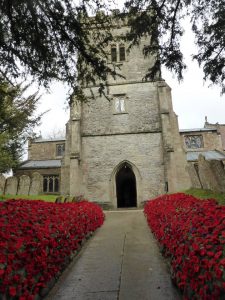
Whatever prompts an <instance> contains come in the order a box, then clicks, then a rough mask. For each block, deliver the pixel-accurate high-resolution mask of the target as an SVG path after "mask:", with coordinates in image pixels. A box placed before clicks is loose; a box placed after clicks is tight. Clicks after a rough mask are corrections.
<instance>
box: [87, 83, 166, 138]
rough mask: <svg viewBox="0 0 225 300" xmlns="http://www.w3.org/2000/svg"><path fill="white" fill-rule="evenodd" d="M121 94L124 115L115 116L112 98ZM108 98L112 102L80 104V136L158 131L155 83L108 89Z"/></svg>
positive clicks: (101, 98) (92, 101)
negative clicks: (123, 103)
mask: <svg viewBox="0 0 225 300" xmlns="http://www.w3.org/2000/svg"><path fill="white" fill-rule="evenodd" d="M86 93H88V91H86ZM121 94H122V95H125V113H123V114H117V113H116V112H115V102H114V98H116V97H117V95H121ZM109 96H110V97H111V98H112V100H111V101H108V100H107V99H106V98H104V97H97V98H96V99H93V100H90V102H87V103H84V104H83V112H82V135H83V136H86V135H101V134H113V133H114V134H116V133H119V134H120V133H128V132H129V133H136V132H143V131H144V132H146V131H153V132H155V131H159V130H161V128H160V120H159V107H158V98H157V96H158V95H157V88H156V86H155V84H154V83H150V82H146V83H140V82H139V83H135V84H124V85H117V86H110V90H109Z"/></svg>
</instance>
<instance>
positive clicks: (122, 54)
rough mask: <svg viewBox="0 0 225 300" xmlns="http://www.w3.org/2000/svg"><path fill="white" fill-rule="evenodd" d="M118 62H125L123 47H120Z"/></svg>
mask: <svg viewBox="0 0 225 300" xmlns="http://www.w3.org/2000/svg"><path fill="white" fill-rule="evenodd" d="M119 49H120V61H125V59H126V55H125V47H124V45H120V48H119Z"/></svg>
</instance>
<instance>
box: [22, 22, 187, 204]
mask: <svg viewBox="0 0 225 300" xmlns="http://www.w3.org/2000/svg"><path fill="white" fill-rule="evenodd" d="M127 30H128V27H127V26H126V24H125V23H123V24H120V26H116V27H115V28H113V34H114V35H115V36H116V37H120V36H122V35H123V34H124V33H125V32H126V31H127ZM146 39H147V38H142V40H141V43H140V45H139V46H137V47H133V48H132V49H131V50H130V51H129V52H128V51H127V47H128V45H127V44H126V43H124V42H119V39H117V40H118V42H115V43H113V44H111V45H109V49H108V52H109V58H108V63H109V64H110V63H115V64H117V65H118V66H119V67H120V72H121V74H122V75H123V76H124V77H125V78H120V77H118V78H116V79H113V78H109V81H108V83H109V93H108V97H109V98H110V99H111V100H110V101H109V100H107V99H106V98H105V97H104V96H102V97H100V96H99V94H98V86H92V91H93V92H94V94H95V99H93V98H92V97H91V94H90V89H89V86H87V87H86V88H84V93H85V95H86V97H87V100H88V101H87V102H80V101H79V99H74V101H73V103H72V104H71V106H70V119H69V121H68V123H67V130H66V139H65V140H63V141H58V142H57V141H52V142H51V143H52V144H53V143H54V147H57V145H61V148H63V151H62V152H60V153H58V154H60V155H55V156H52V158H51V159H49V158H48V157H47V156H46V157H45V156H44V154H43V155H42V156H43V157H42V158H39V159H38V153H36V156H35V155H33V158H32V159H31V160H30V161H29V163H30V164H31V165H32V160H33V161H36V164H37V165H36V167H37V168H38V166H40V164H41V163H40V161H42V164H44V166H45V169H46V170H45V173H44V174H43V176H45V177H46V176H48V175H50V173H52V174H51V175H52V176H57V175H56V174H58V179H57V187H58V191H60V193H61V194H64V195H67V194H69V195H75V196H78V195H84V197H85V198H86V199H89V200H90V201H95V202H101V203H105V204H106V205H108V206H110V207H114V208H116V207H140V206H141V205H142V203H143V202H144V201H145V200H148V199H150V198H153V197H155V196H157V195H159V194H163V193H165V192H175V191H179V190H184V189H187V188H189V187H190V179H189V176H188V174H187V172H186V171H185V167H186V163H187V161H186V154H185V151H184V148H183V145H182V142H181V138H180V134H179V129H178V123H177V116H176V115H175V113H174V111H173V106H172V99H171V89H170V87H169V86H168V85H167V83H166V82H165V81H164V80H162V79H161V80H158V81H143V78H144V76H145V74H146V73H147V71H148V68H149V67H150V66H151V65H152V64H153V60H154V58H153V57H147V58H144V56H143V53H142V48H143V46H144V44H145V43H146ZM40 143H45V141H41V140H39V144H40ZM58 147H59V146H58ZM64 147H65V148H64ZM44 153H45V152H44ZM44 160H45V161H46V163H45V162H44ZM50 161H51V163H50ZM49 163H50V165H49ZM42 167H43V166H42ZM34 168H35V166H34V165H33V169H34ZM25 169H26V170H28V169H29V167H28V168H26V164H23V165H21V167H20V169H19V170H18V172H19V171H20V172H22V171H23V172H24V171H25ZM31 169H32V168H30V170H31ZM42 169H44V168H42ZM39 170H40V168H39ZM47 170H48V171H47ZM49 170H52V171H49ZM54 170H55V171H54ZM57 172H58V173H57ZM54 174H55V175H54ZM46 178H47V177H46ZM52 178H53V177H52ZM52 182H53V179H51V190H49V192H52V191H53V183H52ZM59 182H60V183H59ZM48 184H49V182H48V181H47V179H46V181H45V183H44V191H45V192H46V189H48ZM47 191H48V190H47Z"/></svg>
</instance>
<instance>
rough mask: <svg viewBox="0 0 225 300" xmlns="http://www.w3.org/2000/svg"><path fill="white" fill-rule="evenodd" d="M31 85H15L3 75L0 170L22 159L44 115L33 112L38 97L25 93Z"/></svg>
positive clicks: (0, 84)
mask: <svg viewBox="0 0 225 300" xmlns="http://www.w3.org/2000/svg"><path fill="white" fill-rule="evenodd" d="M27 88H28V86H25V87H22V86H21V85H16V86H12V85H11V84H9V83H8V82H6V81H5V80H2V79H0V108H1V109H0V173H3V172H6V171H8V170H9V169H11V168H15V167H16V166H17V165H18V163H19V162H20V158H21V156H22V153H23V150H24V149H23V147H24V143H25V141H26V140H27V138H28V137H31V136H33V135H34V134H33V128H34V127H35V126H36V125H37V124H38V122H39V121H40V118H41V115H39V116H36V117H35V116H34V115H33V114H34V112H35V110H36V107H37V103H38V100H39V98H38V97H37V95H36V94H33V95H30V96H27V97H25V96H23V94H24V93H25V92H26V90H27Z"/></svg>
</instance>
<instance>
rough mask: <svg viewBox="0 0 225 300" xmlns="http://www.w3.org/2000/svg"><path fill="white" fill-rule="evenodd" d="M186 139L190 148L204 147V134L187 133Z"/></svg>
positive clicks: (186, 143)
mask: <svg viewBox="0 0 225 300" xmlns="http://www.w3.org/2000/svg"><path fill="white" fill-rule="evenodd" d="M184 141H185V145H186V147H187V148H188V149H198V148H203V147H204V144H203V137H202V135H186V136H185V137H184Z"/></svg>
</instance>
